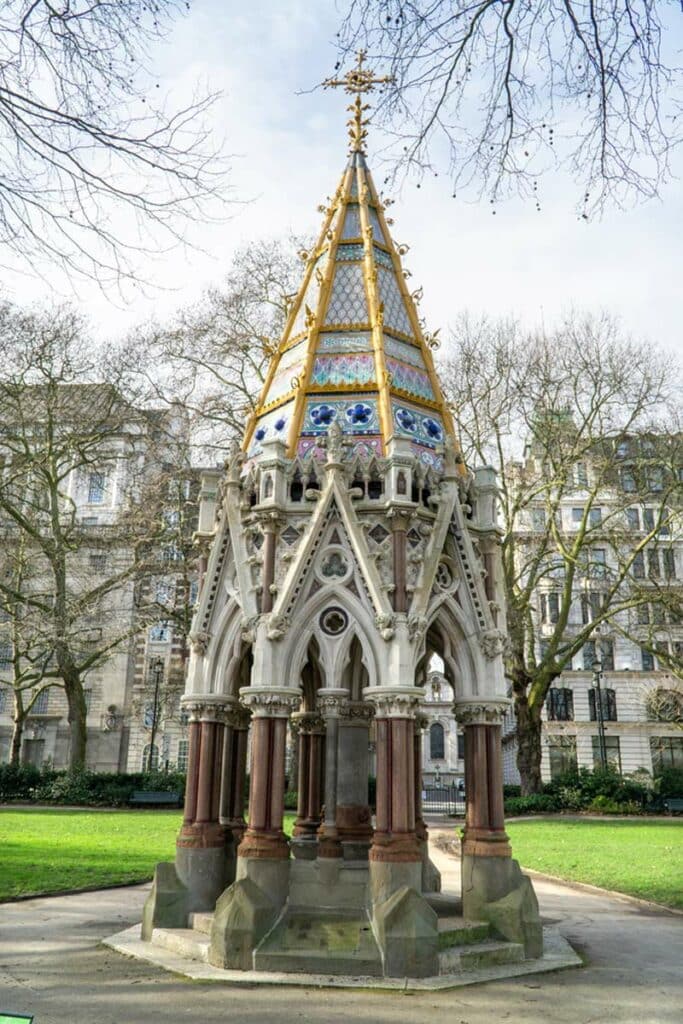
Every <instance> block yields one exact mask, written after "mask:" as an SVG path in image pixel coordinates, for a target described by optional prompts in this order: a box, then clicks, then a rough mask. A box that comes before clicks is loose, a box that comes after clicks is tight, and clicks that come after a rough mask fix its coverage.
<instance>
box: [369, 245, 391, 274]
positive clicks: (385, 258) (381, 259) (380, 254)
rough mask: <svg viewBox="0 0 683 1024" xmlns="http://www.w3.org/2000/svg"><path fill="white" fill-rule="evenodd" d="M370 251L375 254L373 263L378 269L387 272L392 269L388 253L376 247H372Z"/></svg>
mask: <svg viewBox="0 0 683 1024" xmlns="http://www.w3.org/2000/svg"><path fill="white" fill-rule="evenodd" d="M372 249H373V252H374V254H375V263H377V264H378V265H379V266H380V267H386V268H387V270H393V269H394V265H393V263H392V262H391V256H390V255H389V253H388V252H385V251H384V249H380V248H379V246H378V245H374V246H373V247H372Z"/></svg>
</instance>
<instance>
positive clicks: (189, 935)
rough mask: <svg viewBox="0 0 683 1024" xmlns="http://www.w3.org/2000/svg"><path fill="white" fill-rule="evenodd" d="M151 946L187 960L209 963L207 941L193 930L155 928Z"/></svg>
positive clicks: (206, 938) (205, 937)
mask: <svg viewBox="0 0 683 1024" xmlns="http://www.w3.org/2000/svg"><path fill="white" fill-rule="evenodd" d="M152 944H153V945H154V946H162V947H163V948H164V949H168V950H170V951H171V952H172V953H178V954H179V955H180V956H184V957H187V958H188V960H200V961H201V962H202V963H205V964H207V963H208V962H209V945H210V943H209V939H208V937H207V936H205V935H202V933H201V932H197V931H195V930H194V929H193V928H155V929H154V931H153V932H152Z"/></svg>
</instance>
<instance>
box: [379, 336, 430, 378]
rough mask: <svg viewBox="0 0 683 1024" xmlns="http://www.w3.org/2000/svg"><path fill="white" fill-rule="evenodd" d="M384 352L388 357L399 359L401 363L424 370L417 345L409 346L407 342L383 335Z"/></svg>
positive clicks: (423, 362) (423, 363)
mask: <svg viewBox="0 0 683 1024" xmlns="http://www.w3.org/2000/svg"><path fill="white" fill-rule="evenodd" d="M384 351H385V352H386V354H387V355H388V356H393V357H394V359H400V360H401V362H402V363H410V364H411V365H412V366H418V367H419V368H420V369H421V370H424V368H425V361H424V358H423V356H422V352H421V350H420V349H419V348H418V347H417V345H409V344H408V342H407V341H399V340H398V338H392V337H391V336H390V335H388V334H385V335H384Z"/></svg>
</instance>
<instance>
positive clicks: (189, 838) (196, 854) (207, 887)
mask: <svg viewBox="0 0 683 1024" xmlns="http://www.w3.org/2000/svg"><path fill="white" fill-rule="evenodd" d="M232 703H233V702H232V700H231V699H230V698H229V697H223V696H220V695H211V694H207V695H206V696H202V697H198V696H193V697H184V698H183V701H182V704H183V707H184V708H186V709H187V710H189V712H190V729H189V732H190V745H189V751H188V768H187V784H186V786H187V788H186V800H185V812H184V816H183V824H182V827H181V830H180V834H179V835H178V839H177V841H176V871H177V874H178V877H179V879H180V880H181V881H182V882H183V884H184V885H185V886H186V887H187V889H188V893H189V897H188V899H189V904H188V908H189V909H190V910H208V909H212V908H213V905H214V903H215V900H216V898H217V897H218V896H219V895H220V893H221V892H222V891H223V888H224V886H225V884H226V878H227V876H228V875H229V873H230V871H229V864H228V860H229V858H228V857H227V850H226V830H225V828H224V826H223V825H222V824H221V823H220V821H219V811H220V785H221V760H222V752H223V729H224V722H225V716H226V711H227V709H228V708H229V707H230V705H231V704H232Z"/></svg>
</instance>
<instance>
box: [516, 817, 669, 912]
mask: <svg viewBox="0 0 683 1024" xmlns="http://www.w3.org/2000/svg"><path fill="white" fill-rule="evenodd" d="M506 831H507V833H508V835H509V836H510V840H511V842H512V850H513V855H514V856H515V857H516V858H517V860H518V861H519V862H520V864H521V865H522V866H523V867H525V868H533V869H535V870H536V871H544V872H546V873H547V874H549V875H555V876H556V877H557V878H566V879H567V880H569V881H572V882H588V883H589V884H590V885H599V886H601V887H602V888H604V889H614V890H615V891H617V892H623V893H627V894H628V895H630V896H639V897H640V898H641V899H644V900H653V901H654V902H655V903H664V904H666V905H667V906H670V907H680V908H683V822H676V821H671V822H659V821H615V820H614V819H610V820H609V821H607V820H606V821H533V820H529V821H515V822H510V823H509V824H507V825H506Z"/></svg>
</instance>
